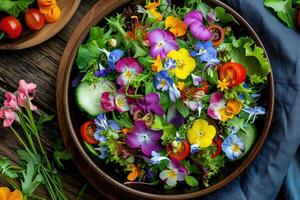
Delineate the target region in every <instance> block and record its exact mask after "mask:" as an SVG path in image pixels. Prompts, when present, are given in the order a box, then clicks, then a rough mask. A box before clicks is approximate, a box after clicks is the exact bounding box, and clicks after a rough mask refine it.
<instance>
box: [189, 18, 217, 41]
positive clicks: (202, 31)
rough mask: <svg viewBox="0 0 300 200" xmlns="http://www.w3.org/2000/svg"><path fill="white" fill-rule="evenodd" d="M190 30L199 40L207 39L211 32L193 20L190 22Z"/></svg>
mask: <svg viewBox="0 0 300 200" xmlns="http://www.w3.org/2000/svg"><path fill="white" fill-rule="evenodd" d="M190 32H191V33H192V34H193V35H194V36H195V37H196V38H197V39H199V40H209V39H210V37H211V36H212V32H210V31H209V30H208V29H207V28H206V27H205V26H204V25H203V24H202V23H199V22H193V23H192V24H191V26H190Z"/></svg>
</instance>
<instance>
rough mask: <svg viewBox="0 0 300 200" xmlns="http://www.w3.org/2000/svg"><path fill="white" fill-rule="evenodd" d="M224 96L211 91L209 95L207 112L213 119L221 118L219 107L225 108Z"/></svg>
mask: <svg viewBox="0 0 300 200" xmlns="http://www.w3.org/2000/svg"><path fill="white" fill-rule="evenodd" d="M225 104H226V101H225V98H224V95H223V94H222V93H220V92H214V93H212V95H211V97H210V105H209V107H208V109H207V114H208V115H209V116H210V117H212V118H213V119H218V120H221V115H220V112H219V111H220V109H223V108H225Z"/></svg>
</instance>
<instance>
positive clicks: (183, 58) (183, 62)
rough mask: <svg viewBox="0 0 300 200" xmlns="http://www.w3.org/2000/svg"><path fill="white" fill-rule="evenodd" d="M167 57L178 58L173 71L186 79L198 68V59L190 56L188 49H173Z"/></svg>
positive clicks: (177, 75) (180, 77)
mask: <svg viewBox="0 0 300 200" xmlns="http://www.w3.org/2000/svg"><path fill="white" fill-rule="evenodd" d="M166 58H172V59H173V60H176V67H175V68H174V69H172V70H171V71H172V72H173V73H174V74H175V76H176V77H177V78H179V79H183V80H184V79H186V78H187V77H188V76H189V75H190V74H191V73H192V72H193V71H194V70H195V68H196V61H195V60H194V59H193V58H192V57H191V56H190V53H189V51H188V50H187V49H184V48H182V49H179V51H176V50H172V51H170V52H169V53H168V55H167V57H166Z"/></svg>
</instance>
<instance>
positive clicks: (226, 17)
mask: <svg viewBox="0 0 300 200" xmlns="http://www.w3.org/2000/svg"><path fill="white" fill-rule="evenodd" d="M215 12H216V15H217V19H219V20H220V22H221V23H224V24H226V23H229V22H231V21H233V20H234V17H233V16H232V15H231V14H229V13H226V10H225V9H224V8H222V7H219V6H218V7H216V8H215Z"/></svg>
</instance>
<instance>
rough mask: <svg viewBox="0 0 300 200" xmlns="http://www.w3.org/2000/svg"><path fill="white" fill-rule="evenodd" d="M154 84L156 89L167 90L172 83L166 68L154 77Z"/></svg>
mask: <svg viewBox="0 0 300 200" xmlns="http://www.w3.org/2000/svg"><path fill="white" fill-rule="evenodd" d="M154 84H155V87H156V89H158V90H161V91H167V90H168V89H169V88H170V87H171V86H172V85H173V79H172V78H170V77H169V75H168V72H167V71H166V70H163V71H160V72H159V73H157V74H156V76H155V77H154Z"/></svg>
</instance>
